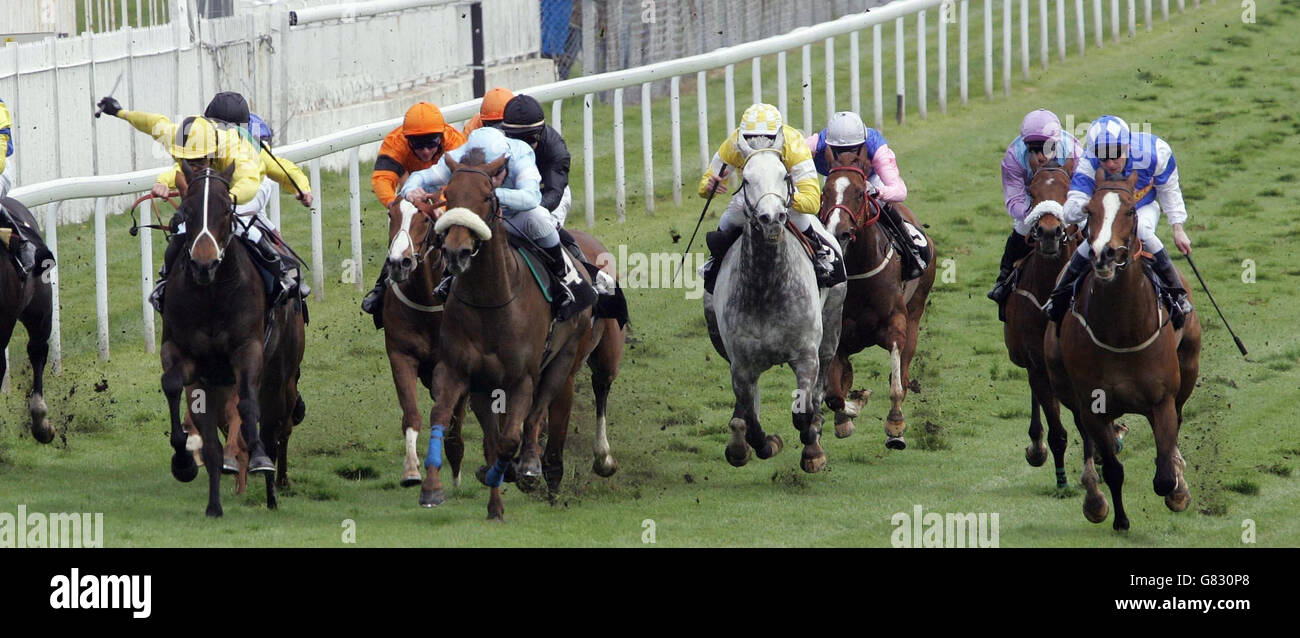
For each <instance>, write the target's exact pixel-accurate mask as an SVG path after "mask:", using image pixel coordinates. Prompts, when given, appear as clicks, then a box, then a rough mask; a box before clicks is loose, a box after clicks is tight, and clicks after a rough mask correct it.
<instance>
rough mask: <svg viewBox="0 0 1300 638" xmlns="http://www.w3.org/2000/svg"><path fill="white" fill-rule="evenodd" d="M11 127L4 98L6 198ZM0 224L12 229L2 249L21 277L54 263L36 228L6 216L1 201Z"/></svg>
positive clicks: (0, 176)
mask: <svg viewBox="0 0 1300 638" xmlns="http://www.w3.org/2000/svg"><path fill="white" fill-rule="evenodd" d="M12 126H13V121H12V120H11V119H10V117H9V107H7V106H5V103H4V100H0V147H2V148H4V153H3V154H0V197H8V196H9V189H10V188H12V187H13V181H12V179H11V177H10V176H11V175H13V170H12V166H13V163H12V162H10V161H8V160H9V158H10V157H12V156H13V154H14V139H13V130H12ZM0 226H6V227H9V228H12V229H13V230H14V232H13V234H12V236H11V237H10V239H9V245H8V246H5V248H6V249H7V250H8V251H9V254H10V255H12V256H13V258H14V263H15V264H17V266H18V271H19V273H21V276H22V277H23V278H24V279H26V278H27V277H28V276H30V275H33V274H34V275H38V276H39V275H40V274H41V273H42V272H44V271H45V270H47V269H48V268H49V267H50V266H52V265H53V264H54V255H53V254H52V253H51V252H50V249H49V248H47V247H46V246H45V242H43V241H41V238H40V235H38V234H37V233H36V229H35V228H32V227H30V226H27V225H26V224H20V223H18V220H17V219H15V218H13V217H10V215H9V211H8V210H6V209H5V207H4V205H3V203H0Z"/></svg>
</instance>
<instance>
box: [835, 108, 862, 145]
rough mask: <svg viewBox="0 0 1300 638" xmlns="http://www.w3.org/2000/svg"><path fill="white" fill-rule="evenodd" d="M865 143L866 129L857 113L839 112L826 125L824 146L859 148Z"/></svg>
mask: <svg viewBox="0 0 1300 638" xmlns="http://www.w3.org/2000/svg"><path fill="white" fill-rule="evenodd" d="M866 141H867V127H866V125H865V124H863V123H862V118H860V117H858V114H857V113H854V112H852V111H840V112H839V113H836V114H835V115H832V116H831V121H830V123H828V124H827V125H826V144H827V145H829V146H860V145H862V144H864V143H866Z"/></svg>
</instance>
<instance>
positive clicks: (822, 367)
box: [704, 149, 845, 473]
mask: <svg viewBox="0 0 1300 638" xmlns="http://www.w3.org/2000/svg"><path fill="white" fill-rule="evenodd" d="M742 170H743V175H744V179H743V180H742V183H741V186H740V189H741V193H742V196H743V197H744V201H745V215H746V223H745V228H744V233H743V234H742V236H741V238H740V240H739V243H738V244H737V245H735V246H733V247H732V248H731V249H730V250H728V251H727V254H726V256H725V257H723V259H722V263H721V264H719V265H718V268H719V271H718V279H717V283H716V285H715V286H714V292H713V294H708V293H707V292H706V293H705V295H704V317H705V321H706V323H707V325H708V329H709V335H710V338H711V339H712V341H713V345H714V348H715V349H717V351H718V354H720V355H722V357H723V358H724V359H726V360H727V361H728V362H730V364H731V387H732V391H733V393H734V394H735V396H736V403H735V408H734V409H733V411H732V415H731V422H730V429H731V438H730V440H729V441H728V442H727V447H726V448H725V450H724V456H725V457H726V459H727V462H728V463H730V464H731V465H733V466H735V467H741V466H743V465H745V464H746V463H748V462H749V459H750V456H751V453H754V454H757V456H758V458H760V459H767V458H771V457H772V456H774V455H776V454H777V453H779V452H780V451H781V448H782V447H783V446H784V443H783V442H782V440H781V437H780V436H779V435H776V434H771V435H769V434H766V433H765V432H764V431H763V427H762V426H761V425H760V423H759V407H760V405H761V400H760V397H759V394H758V378H759V375H761V374H762V373H763V372H765V371H766V370H767V369H768V368H771V367H773V366H778V365H781V364H783V363H784V364H788V365H789V366H790V369H791V370H793V371H794V374H795V382H796V385H797V390H796V391H795V393H794V398H795V400H794V402H793V405H792V406H791V420H792V421H793V422H794V427H795V429H796V430H798V431H799V439H800V441H801V442H802V443H803V444H804V448H803V454H802V457H801V458H800V461H799V467H800V468H801V469H802V470H803V471H805V472H809V473H812V472H818V471H820V470H821V469H822V468H823V467H825V465H826V452H825V450H823V449H822V446H821V442H820V441H821V430H822V427H821V426H822V422H821V415H820V411H821V405H822V399H823V396H824V394H825V391H826V373H827V370H828V369H829V367H830V361H831V357H832V355H833V354H834V353H835V346H836V344H837V343H838V342H839V338H840V312H841V311H842V309H843V307H844V292H845V286H844V284H842V283H841V284H837V285H835V286H834V287H832V288H829V289H827V290H825V291H819V290H818V287H817V277H816V274H815V273H814V271H813V264H812V261H811V260H810V259H809V258H808V254H807V252H806V250H805V248H804V246H803V244H802V241H801V239H800V238H801V237H802V233H797V232H796V231H794V230H793V229H792V228H788V224H789V216H790V214H791V213H790V204H791V195H792V193H793V189H794V187H793V184H792V182H791V181H790V176H789V173H788V172H787V171H786V168H785V163H784V161H783V160H782V158H781V155H780V153H779V152H778V151H776V150H774V149H761V150H756V151H753V152H752V153H751V154H750V155H749V157H748V158H747V159H746V161H745V165H744V167H743V169H742ZM795 214H800V213H795Z"/></svg>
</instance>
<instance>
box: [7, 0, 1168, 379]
mask: <svg viewBox="0 0 1300 638" xmlns="http://www.w3.org/2000/svg"><path fill="white" fill-rule="evenodd" d="M976 1H978V0H976ZM1017 1H1018V3H1019V4H1020V12H1019V15H1020V29H1019V34H1020V36H1019V42H1020V45H1021V46H1020V47H1019V48H1018V50H1017V49H1014V48H1013V47H1012V46H1011V43H1012V39H1013V38H1012V36H1013V30H1012V17H1013V15H1014V14H1013V8H1014V7H1013V0H1001V2H994V0H983V3H984V31H983V38H984V47H983V52H984V58H983V62H984V69H985V70H986V73H985V84H984V93H985V95H986V96H988V97H992V95H993V74H992V69H993V51H994V49H995V48H996V47H995V44H996V41H995V38H994V34H993V28H992V24H993V22H994V9H995V8H997V7H998V6H1000V7H1001V10H1002V17H1003V19H1002V21H1001V22H1002V25H1003V33H1002V39H1001V41H1002V47H1001V52H1002V63H1003V64H1002V73H1001V75H1002V79H1003V90H1004V91H1005V92H1009V91H1010V88H1011V82H1012V75H1013V73H1012V66H1013V64H1012V61H1013V58H1015V57H1017V56H1018V57H1019V59H1020V66H1021V71H1022V75H1023V76H1024V77H1026V78H1027V77H1028V76H1029V67H1030V64H1031V61H1032V60H1031V56H1030V53H1029V52H1030V45H1029V37H1028V36H1029V33H1030V32H1031V31H1032V29H1031V26H1030V25H1032V24H1037V25H1039V34H1040V35H1039V40H1038V43H1039V56H1038V63H1039V64H1040V65H1042V66H1044V67H1045V66H1046V65H1047V64H1049V59H1048V58H1049V57H1050V56H1049V55H1048V49H1049V48H1050V44H1051V43H1052V42H1053V39H1052V38H1051V37H1050V36H1051V35H1052V33H1051V30H1050V29H1049V26H1050V25H1051V20H1049V19H1048V17H1049V15H1048V8H1049V0H1038V2H1037V3H1031V2H1030V0H1017ZM1093 1H1094V2H1095V7H1097V9H1096V11H1097V13H1095V14H1094V23H1095V24H1096V25H1097V28H1098V30H1099V31H1098V33H1100V30H1101V29H1102V28H1103V26H1104V25H1103V23H1102V22H1101V19H1100V16H1101V13H1100V11H1101V5H1102V3H1103V2H1104V0H1093ZM1127 1H1128V6H1129V11H1128V13H1127V16H1128V18H1127V19H1128V26H1129V34H1130V36H1132V35H1134V34H1135V32H1136V27H1135V20H1134V15H1135V10H1136V9H1135V0H1127ZM1083 3H1084V0H1074V3H1073V7H1072V8H1073V9H1074V11H1075V20H1076V21H1077V25H1078V30H1077V32H1076V34H1075V35H1076V36H1077V39H1078V42H1079V47H1080V51H1082V50H1083V48H1084V42H1083V36H1082V33H1083V25H1084V18H1085V17H1086V16H1085V13H1084V11H1083ZM1142 3H1143V5H1144V7H1143V9H1144V12H1145V13H1146V14H1147V15H1149V13H1150V10H1149V7H1150V5H1151V2H1150V0H1142ZM1032 4H1037V9H1038V12H1039V14H1038V18H1039V20H1038V21H1037V22H1033V21H1032V20H1030V19H1029V15H1030V12H1029V9H1030V8H1032ZM1179 4H1180V6H1179V9H1182V6H1181V4H1182V3H1179ZM1119 5H1120V0H1111V3H1110V13H1111V17H1112V20H1111V22H1110V26H1111V31H1112V33H1113V36H1114V38H1115V39H1117V40H1118V39H1119V17H1120V15H1121V14H1120V6H1119ZM968 6H969V0H961V2H959V3H957V2H952V0H900V1H898V2H894V3H891V4H889V5H887V6H884V7H881V8H878V9H876V10H873V11H870V12H868V13H864V14H857V15H852V16H847V17H844V18H841V19H839V20H835V21H832V22H827V23H823V24H820V25H817V26H814V27H808V28H802V29H797V30H795V31H793V32H791V33H788V34H786V35H782V36H777V37H773V38H767V39H764V40H759V41H756V42H750V43H746V44H742V45H737V46H734V47H729V48H725V49H719V50H716V51H712V52H710V53H705V54H701V55H696V56H692V57H688V58H682V59H678V60H670V61H666V62H660V63H657V64H652V65H648V66H642V67H637V68H633V69H627V70H624V71H616V72H611V73H604V74H599V75H592V76H586V77H581V78H575V79H571V80H565V81H562V82H555V83H551V84H544V85H540V86H535V87H532V88H529V89H522V90H521V92H524V93H528V94H531V95H533V96H534V97H536V98H537V99H538V100H541V101H543V102H548V101H549V102H551V103H552V114H553V116H558V115H559V113H560V110H561V105H562V103H563V101H564V100H569V99H574V98H581V99H582V104H583V131H582V138H583V140H582V154H583V160H584V161H583V179H582V182H583V187H584V189H585V203H586V221H587V225H588V226H593V225H594V224H595V182H594V176H593V169H594V163H593V155H594V149H593V132H592V108H593V98H594V95H593V94H594V93H596V92H598V91H605V90H613V91H614V92H615V99H614V130H615V140H614V153H615V157H614V166H615V181H616V184H615V200H616V201H615V203H616V205H617V208H618V215H619V219H620V220H622V219H623V218H624V215H625V213H626V204H627V202H626V190H625V180H626V176H625V174H624V161H623V160H624V151H625V149H624V144H623V140H622V135H623V128H624V127H623V121H622V99H621V98H622V93H623V91H624V89H627V88H633V89H639V90H641V91H648V90H649V84H650V83H651V82H655V81H667V82H669V85H670V88H671V98H670V100H671V128H670V131H671V136H672V151H671V158H670V161H671V163H672V172H673V180H672V194H673V199H674V201H675V202H676V203H679V204H680V202H681V198H682V188H681V186H682V183H683V179H682V166H681V162H682V148H681V146H682V145H681V126H682V119H681V94H680V93H681V92H680V85H681V78H682V77H683V76H686V77H689V76H690V75H691V74H695V75H696V80H697V85H696V86H697V87H698V88H699V90H698V91H697V101H696V104H697V117H698V126H699V139H700V149H699V150H700V165H701V166H703V165H704V164H706V163H707V161H708V159H709V157H710V156H711V153H712V148H710V145H711V143H710V140H711V139H712V138H711V137H710V135H709V131H708V108H709V106H710V104H711V103H712V105H713V106H714V108H718V106H719V105H718V102H719V101H723V102H724V103H725V104H726V105H727V109H728V113H727V115H728V120H729V122H728V126H729V127H731V126H734V122H733V121H730V120H734V118H735V113H734V112H735V108H734V105H735V104H736V95H735V92H736V88H735V85H734V82H732V81H730V80H731V77H732V76H731V73H730V69H732V68H733V65H735V64H737V63H742V62H746V61H749V62H750V63H751V64H755V65H757V62H756V61H757V60H758V59H759V58H760V57H761V56H765V55H771V54H776V55H777V74H776V77H777V78H778V83H777V87H776V89H777V104H778V106H779V107H780V108H781V109H782V111H783V112H787V113H788V107H789V106H790V101H791V96H788V95H787V94H786V89H785V82H784V79H785V78H786V74H787V69H786V62H787V56H788V53H787V52H789V51H798V52H799V54H800V55H801V56H802V65H801V68H800V73H801V76H802V83H801V84H802V95H801V96H799V102H798V105H799V106H800V107H802V108H801V110H802V125H803V128H804V130H805V131H808V130H812V129H813V112H814V91H813V76H812V68H811V63H810V60H811V58H810V56H811V50H812V47H813V46H814V45H817V44H823V45H824V46H825V47H826V51H827V53H828V55H827V56H826V68H827V71H828V72H827V73H826V74H825V75H824V76H819V77H825V78H826V80H827V82H826V83H825V86H824V89H825V96H826V99H825V101H824V102H823V104H822V106H823V107H824V108H823V109H821V111H820V112H819V115H820V114H821V113H825V114H826V115H827V116H829V114H830V113H832V112H833V111H834V110H836V109H837V108H844V107H848V108H850V109H852V110H854V111H859V112H860V111H861V107H862V104H861V103H862V101H863V100H864V99H866V98H867V95H864V93H865V90H860V87H861V86H862V83H861V78H860V77H859V73H860V71H861V69H860V68H859V64H858V51H859V47H860V45H861V42H860V39H861V37H862V36H863V35H864V34H867V33H869V37H870V38H871V40H872V42H871V44H872V54H871V56H870V57H871V64H872V89H871V93H870V99H871V100H872V106H873V107H874V108H873V111H874V115H875V121H876V124H877V126H880V125H881V124H882V123H883V112H884V103H885V102H884V100H885V97H886V96H885V95H884V94H883V87H882V81H881V79H882V72H881V71H882V64H883V62H884V60H883V56H882V53H881V49H882V47H881V32H882V29H883V27H884V26H886V25H889V24H891V23H893V24H894V26H895V35H896V49H895V57H896V60H897V61H896V65H897V67H896V68H897V70H898V80H897V85H896V87H895V96H896V97H895V99H896V100H898V101H899V103H901V100H902V99H903V96H905V94H906V93H905V86H906V83H905V82H906V78H907V74H906V73H905V72H904V71H905V68H904V60H905V57H906V56H905V55H904V53H905V49H904V47H905V40H904V37H905V34H906V33H907V29H906V21H908V20H911V21H913V22H914V23H915V24H916V25H917V30H916V31H915V32H914V33H916V34H918V36H919V37H918V38H917V42H916V44H917V52H918V55H917V56H916V59H917V60H918V61H920V62H921V64H919V65H917V66H916V69H915V73H916V75H915V79H916V85H915V86H918V87H922V89H921V90H920V91H918V94H917V96H916V102H917V106H918V107H919V108H918V114H919V115H920V116H921V117H922V118H924V117H926V114H927V106H928V101H929V99H930V97H929V96H928V95H927V94H926V92H925V90H924V88H923V87H926V86H927V84H928V75H927V74H928V73H929V65H930V63H928V62H926V59H925V53H924V51H925V50H926V40H925V34H926V25H927V19H928V15H927V13H928V11H929V10H931V9H934V8H936V7H941V11H940V13H941V15H944V16H951V17H952V18H953V21H952V22H951V23H950V22H948V21H946V20H939V21H938V23H937V26H938V35H937V37H938V51H939V54H938V60H936V61H934V65H935V67H936V70H937V73H938V77H939V79H940V82H939V83H938V85H937V87H938V88H937V95H936V96H935V105H936V106H937V107H938V108H939V110H940V111H944V110H946V108H947V105H948V95H947V89H948V82H947V81H946V79H947V78H948V77H949V76H948V72H949V69H950V66H951V65H952V60H951V59H950V58H951V57H952V56H951V55H949V53H948V50H947V45H948V41H949V38H950V33H949V31H950V30H952V28H955V29H956V31H957V43H958V44H957V47H958V56H957V67H958V81H957V86H958V89H959V98H958V99H959V101H960V102H961V103H965V102H966V101H967V99H968V95H969V86H968V80H969V74H968V63H969V55H968V46H969V44H970V43H969V36H968V34H969V31H970V27H971V25H970V24H969V22H970V21H969V19H968V13H969V8H968ZM1068 8H1070V7H1068V6H1067V2H1066V0H1055V9H1056V13H1055V17H1056V23H1055V24H1056V31H1055V36H1056V38H1055V43H1056V45H1057V46H1056V48H1057V54H1058V56H1059V57H1060V58H1061V59H1064V58H1065V55H1066V46H1065V44H1066V40H1067V39H1068V35H1069V34H1067V33H1065V32H1064V26H1063V25H1064V23H1065V17H1064V16H1065V13H1064V12H1065V11H1066V10H1067V9H1068ZM1161 9H1162V11H1161V13H1162V14H1163V15H1164V16H1165V17H1166V19H1167V17H1168V11H1167V9H1168V2H1167V0H1161ZM1145 23H1146V25H1147V28H1148V29H1150V28H1151V21H1150V20H1146V21H1145ZM868 29H870V31H869V32H868V31H867V30H868ZM842 36H847V37H848V38H849V44H850V65H849V68H850V73H849V75H850V86H849V90H848V95H847V96H845V94H844V93H837V92H836V88H837V87H836V86H835V84H834V81H835V79H834V78H835V75H834V73H832V72H830V71H833V70H834V69H835V68H836V67H835V61H834V57H833V55H832V54H833V49H832V45H833V43H834V38H838V37H842ZM1096 43H1097V46H1101V45H1102V40H1101V39H1100V38H1099V39H1098V40H1097V41H1096ZM716 69H727V70H728V73H727V76H726V77H727V79H728V80H729V81H728V82H727V83H726V87H725V95H724V96H722V99H721V100H720V99H719V97H718V96H717V95H714V97H713V98H712V101H711V100H710V98H709V96H708V94H707V92H706V91H705V90H704V89H705V73H707V72H708V71H711V70H716ZM759 78H760V79H759V80H756V81H755V82H754V85H753V86H752V87H751V90H752V91H753V93H754V95H756V96H757V95H759V94H761V91H762V86H761V78H762V76H761V75H759ZM642 108H643V109H644V110H643V112H642V113H643V118H642V126H643V127H645V128H643V131H642V137H641V139H642V146H643V150H642V153H643V157H644V158H645V160H646V164H647V166H650V165H651V164H652V162H653V160H654V157H653V152H652V150H651V148H650V144H649V142H650V141H652V139H653V137H652V135H651V133H650V131H649V127H650V126H651V122H650V118H649V117H648V109H649V103H648V101H645V102H643V106H642ZM477 109H478V101H477V100H471V101H465V102H461V103H458V104H454V105H451V106H447V107H444V108H443V112H444V114H446V116H447V118H448V120H452V121H459V120H464V119H467V118H469V117H470V116H471V115H472V114H473V113H474V112H476V111H477ZM788 119H789V120H791V121H794V118H792V117H791V118H788ZM558 122H559V118H558V117H553V120H552V123H553V124H558ZM399 123H400V118H395V119H390V120H383V121H379V122H374V123H371V124H367V125H364V126H359V127H356V128H352V129H347V130H343V131H339V132H336V133H332V134H330V135H325V136H322V137H318V138H315V139H311V140H308V141H305V142H300V143H297V144H291V145H287V146H283V147H281V148H280V149H279V150H278V152H279V153H281V154H283V155H284V156H285V157H288V158H289V159H292V160H294V161H299V162H301V161H305V160H309V161H310V172H311V181H312V189H313V191H314V192H316V193H317V194H318V197H317V200H316V204H315V205H314V207H313V209H312V255H313V262H314V263H313V272H314V274H315V276H316V282H315V283H316V286H315V294H316V296H317V298H318V299H321V298H323V297H322V296H323V294H324V290H325V287H324V285H323V284H324V281H323V277H324V274H323V273H324V268H323V267H322V266H323V264H324V256H323V251H322V246H323V245H324V241H323V238H322V237H321V205H322V204H321V202H322V201H323V200H324V198H325V196H326V194H325V193H322V192H321V190H320V163H321V160H322V158H323V157H325V156H328V155H331V154H336V153H346V158H347V165H348V169H349V173H350V177H351V179H350V180H349V191H350V192H349V201H350V216H351V231H350V236H351V238H350V241H351V255H352V257H353V259H354V262H355V264H356V266H357V267H358V268H360V265H361V261H362V260H361V232H360V198H361V192H360V180H359V179H358V172H359V153H358V150H357V149H358V147H360V146H362V145H364V144H372V143H374V142H376V141H377V140H379V139H381V138H382V137H383V135H384V134H385V133H387V132H388V131H389V130H390V129H392V128H393V127H395V126H397V125H398V124H399ZM717 133H718V134H717V135H716V136H715V137H718V138H720V137H721V136H722V132H720V131H719V132H717ZM154 177H155V173H154V171H151V170H145V171H136V172H134V173H128V174H122V175H105V176H100V177H94V178H77V179H60V180H54V181H50V182H45V183H41V184H35V185H32V186H26V187H23V188H19V189H16V190H15V191H14V192H13V193H12V195H13V196H14V197H16V198H17V199H19V200H20V201H22V202H24V203H25V204H27V205H28V206H29V207H32V206H39V205H43V204H51V205H50V206H48V207H47V208H46V210H45V215H44V218H45V220H46V224H47V232H48V235H47V237H46V239H47V242H48V243H49V244H50V247H51V248H52V249H55V250H56V251H57V237H56V236H55V232H54V230H53V229H54V226H55V224H54V221H55V220H56V219H57V217H58V212H57V211H58V208H59V206H60V204H61V202H62V201H63V200H69V199H74V198H97V199H96V206H95V236H96V243H95V251H96V305H97V316H98V327H99V353H100V356H101V357H104V358H107V356H108V352H109V350H108V348H109V341H108V335H109V330H108V310H107V308H108V283H107V281H108V280H107V277H108V275H107V268H106V266H105V254H104V253H105V239H104V237H105V234H104V233H105V219H106V216H107V206H106V200H105V199H104V198H106V197H112V196H118V195H124V194H136V193H140V192H143V191H144V190H146V189H148V187H149V185H150V184H151V183H152V182H153V180H154ZM644 178H645V180H646V191H645V192H646V193H647V194H648V195H649V196H647V197H646V207H647V210H648V211H649V210H652V208H653V202H654V197H653V194H654V193H656V189H655V185H654V182H653V171H652V170H651V169H650V168H647V170H646V172H645V174H644ZM575 188H576V180H575ZM276 201H278V199H277V200H276ZM274 216H275V213H274V212H273V217H274ZM152 271H153V263H152V252H151V250H150V244H149V243H148V240H147V239H145V238H142V239H141V274H142V282H141V289H140V295H139V300H140V303H141V309H142V312H143V316H144V335H143V337H144V341H145V345H146V348H148V349H149V350H150V351H152V350H153V348H154V341H155V337H154V327H153V310H152V309H151V308H150V307H149V305H148V303H147V302H146V297H147V294H148V292H149V290H150V288H151V286H152V281H151V278H152ZM357 275H358V276H357V282H358V283H357V286H358V290H360V289H361V288H362V287H363V286H364V281H365V279H364V277H362V276H361V274H360V272H358V273H357ZM57 289H58V286H57V277H56V279H55V290H56V295H57ZM55 306H56V308H57V307H58V303H57V297H56V304H55ZM56 317H57V315H56ZM55 325H56V327H55V332H54V336H53V337H52V338H51V342H52V344H51V345H52V351H53V355H52V356H53V357H54V361H55V366H56V370H57V366H58V363H57V361H58V357H59V346H58V338H59V337H58V334H59V332H58V327H57V326H58V323H57V319H56V323H55Z"/></svg>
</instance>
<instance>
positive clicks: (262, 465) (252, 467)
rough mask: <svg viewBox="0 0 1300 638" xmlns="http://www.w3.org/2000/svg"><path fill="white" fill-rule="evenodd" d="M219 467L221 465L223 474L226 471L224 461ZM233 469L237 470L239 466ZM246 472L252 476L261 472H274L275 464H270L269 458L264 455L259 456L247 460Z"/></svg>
mask: <svg viewBox="0 0 1300 638" xmlns="http://www.w3.org/2000/svg"><path fill="white" fill-rule="evenodd" d="M221 465H222V468H221V470H222V471H223V472H224V471H225V469H226V468H225V461H222V463H221ZM235 467H236V468H238V467H239V466H238V465H236V466H235ZM248 471H249V472H250V473H253V474H257V473H261V472H274V471H275V463H274V462H272V461H271V459H270V457H268V456H266V455H265V454H259V455H257V456H254V457H253V458H251V459H249V461H248Z"/></svg>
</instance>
